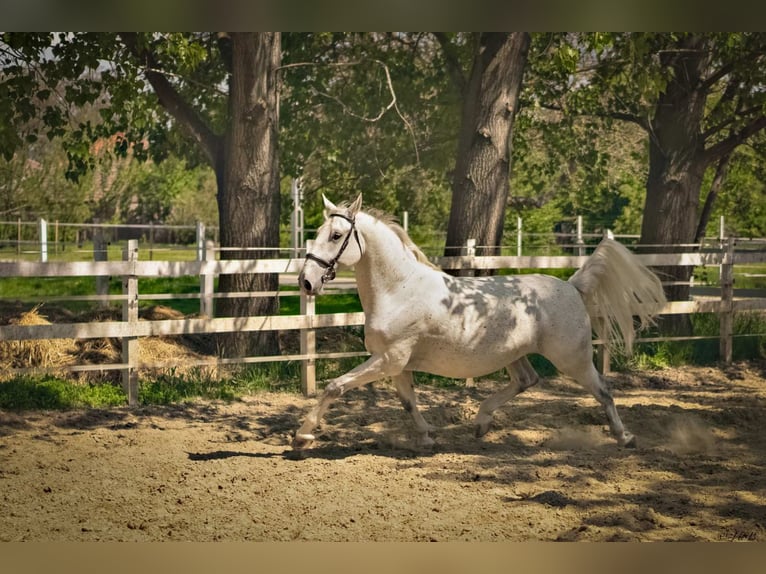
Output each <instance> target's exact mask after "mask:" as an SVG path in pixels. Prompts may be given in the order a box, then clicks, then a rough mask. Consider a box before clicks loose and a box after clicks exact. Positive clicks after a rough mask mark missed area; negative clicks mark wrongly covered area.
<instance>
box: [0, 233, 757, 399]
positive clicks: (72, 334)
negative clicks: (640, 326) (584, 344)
mask: <svg viewBox="0 0 766 574" xmlns="http://www.w3.org/2000/svg"><path fill="white" fill-rule="evenodd" d="M736 246H737V242H736V241H735V240H734V239H729V240H727V241H726V242H724V244H723V245H722V246H721V248H720V249H708V250H706V251H696V252H690V253H681V254H669V253H664V254H663V253H653V254H640V255H638V257H639V258H640V259H641V261H642V262H643V263H644V264H646V265H650V266H673V265H680V266H695V267H699V266H709V267H713V266H717V267H719V269H720V278H721V281H720V286H719V287H720V289H719V292H718V293H717V294H715V295H713V296H709V297H704V298H695V299H693V300H689V301H671V302H668V304H667V305H666V306H665V308H664V309H663V310H662V314H664V315H673V314H689V313H717V314H718V316H719V321H720V353H721V359H722V360H723V361H726V362H729V361H731V358H732V324H733V315H734V314H735V313H738V312H745V311H755V312H763V311H766V298H764V297H762V296H760V297H747V298H740V297H735V291H734V282H733V273H734V266H735V265H744V264H764V263H766V252H765V251H763V250H756V251H752V250H750V251H739V250H737V249H735V247H736ZM205 251H206V254H205V256H204V257H200V260H198V261H182V262H178V261H141V260H139V258H138V242H137V241H135V240H131V241H129V242H128V244H127V247H126V248H125V249H124V251H123V259H122V261H79V262H47V263H42V262H29V261H0V277H82V276H95V277H98V276H101V277H103V276H119V277H122V284H123V293H122V295H110V296H106V297H107V298H108V299H109V300H121V301H122V302H123V314H122V321H104V322H93V323H57V324H52V325H4V326H0V340H34V339H60V338H71V339H92V338H119V339H121V340H122V362H120V363H111V364H99V365H79V366H71V367H67V368H66V369H67V370H69V371H86V370H99V371H103V370H115V369H118V370H120V371H122V381H123V386H124V388H125V391H126V393H127V395H128V401H129V403H130V404H135V403H136V402H137V398H138V382H137V374H136V373H137V370H138V369H139V368H142V369H145V368H169V367H173V366H176V364H175V363H173V364H161V363H155V364H143V363H140V362H139V358H138V357H139V354H138V345H139V344H140V339H141V338H142V337H154V336H167V335H191V334H213V333H225V332H232V331H245V332H251V331H266V330H275V331H281V330H299V331H300V333H301V338H300V352H299V354H293V355H279V356H253V357H240V358H231V359H224V358H219V359H211V360H206V361H199V362H197V363H193V364H189V366H193V365H199V366H203V365H207V366H220V365H226V364H246V363H260V362H273V361H301V362H302V390H303V392H304V394H307V395H312V394H314V393H315V392H316V370H315V364H316V360H317V359H331V358H342V357H349V356H363V355H365V354H366V353H363V352H336V353H321V354H319V353H317V351H316V344H315V342H316V338H315V330H316V329H319V328H327V327H344V326H352V325H363V324H364V314H363V313H361V312H358V313H332V314H319V315H318V314H316V312H315V302H314V297H308V296H305V295H303V294H301V306H300V314H299V315H289V316H267V317H262V316H259V317H237V318H215V317H212V314H211V310H212V299H213V297H222V296H270V297H273V296H275V295H278V293H275V292H257V293H235V294H216V295H214V294H213V293H212V285H213V278H214V277H215V276H216V275H220V274H230V273H277V274H295V273H297V272H299V270H300V268H301V265H302V263H303V260H302V259H266V260H217V259H216V258H215V256H214V252H213V251H212V247H211V246H210V245H208V248H207V249H206V250H205ZM586 260H587V256H586V255H578V256H496V257H476V256H473V255H465V256H459V257H441V258H434V262H435V263H437V264H438V265H440V266H441V267H442V268H444V269H469V270H470V269H475V270H477V269H528V268H532V269H540V270H545V269H554V268H577V267H580V266H581V265H582V264H583V263H584V262H585V261H586ZM182 276H197V277H199V281H200V295H199V297H200V308H201V311H202V312H203V313H204V314H206V315H207V316H201V317H199V318H185V319H177V320H161V321H138V302H139V300H140V299H141V298H144V299H152V300H157V299H162V298H177V297H178V295H165V296H164V297H163V296H162V295H157V294H150V295H145V296H144V297H142V296H141V294H140V293H139V292H138V278H139V277H182ZM293 277H294V275H293ZM281 294H283V295H285V294H286V293H284V292H282V293H281ZM191 296H193V297H196V295H191ZM0 297H2V294H1V293H0ZM101 297H104V296H103V295H102V296H101ZM66 298H67V299H80V300H83V299H91V300H95V299H96V296H85V297H66ZM686 338H689V337H686ZM691 338H703V337H691ZM678 339H684V337H679V338H678ZM665 340H669V338H667V337H657V338H640V339H638V341H639V342H649V341H665ZM596 344H599V342H598V341H596ZM601 363H602V364H601V367H602V369H603V370H608V368H609V357H608V356H606V354H602V359H601ZM30 370H38V369H31V368H30V369H15V372H25V371H30Z"/></svg>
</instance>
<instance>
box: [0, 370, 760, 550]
mask: <svg viewBox="0 0 766 574" xmlns="http://www.w3.org/2000/svg"><path fill="white" fill-rule="evenodd" d="M496 384H497V383H494V382H486V381H485V382H482V381H481V380H479V381H476V385H475V386H473V387H469V388H452V389H447V390H444V389H437V388H431V387H426V388H424V387H420V388H419V389H418V398H419V402H420V404H421V407H422V410H423V412H424V415H425V417H426V418H427V420H428V421H429V422H431V423H432V424H434V425H435V426H436V427H438V431H437V432H436V433H435V434H434V437H435V439H436V446H435V448H434V449H432V450H427V451H421V450H417V449H414V448H413V447H411V445H410V443H409V442H408V430H409V428H410V423H409V417H408V416H407V415H406V413H404V411H403V410H402V409H401V407H400V406H399V404H398V400H397V399H396V397H395V394H394V392H393V390H392V388H391V387H390V386H389V385H386V384H383V383H377V384H376V385H375V386H374V387H372V388H369V389H361V390H357V391H352V392H349V393H348V394H346V395H345V396H343V397H342V398H341V399H340V401H339V402H338V403H336V405H335V406H334V407H333V408H332V409H331V410H330V411H329V413H328V415H327V417H326V419H325V421H324V423H323V425H322V426H321V432H322V434H321V437H320V438H319V439H318V441H317V442H316V443H315V445H314V448H313V450H311V451H310V453H309V454H308V455H307V456H306V457H305V458H303V459H296V458H295V457H291V456H289V453H290V452H291V449H290V447H289V443H290V440H291V436H292V433H293V432H294V431H295V429H296V428H297V427H298V426H299V424H300V421H301V420H302V418H303V416H304V414H305V413H306V411H307V410H308V409H309V407H310V406H311V405H313V404H314V401H315V399H310V398H304V397H301V396H297V395H291V394H285V393H263V394H259V395H257V396H251V397H247V398H245V399H244V400H242V401H237V402H231V403H225V402H195V403H189V404H184V405H180V406H172V407H141V408H135V409H131V408H127V407H125V408H116V409H109V410H86V411H68V412H28V413H10V412H3V411H0V540H2V541H16V540H33V541H92V540H116V541H168V540H186V541H214V540H236V541H238V540H257V541H289V540H319V541H429V540H431V541H462V540H467V541H532V540H563V541H610V540H616V541H654V540H709V541H724V540H726V541H729V540H739V541H751V540H757V541H764V540H766V433H764V420H766V419H765V418H764V417H766V364H764V363H748V364H738V365H734V366H732V367H728V368H723V369H719V368H712V367H693V368H692V367H690V368H684V369H674V370H664V371H652V372H644V373H635V374H616V375H614V376H612V377H611V378H610V385H611V387H612V389H613V392H614V396H615V400H616V402H617V405H618V409H619V412H620V414H621V416H622V418H623V421H624V422H625V424H626V427H627V428H628V429H629V430H631V431H632V432H633V433H635V434H636V435H637V437H638V440H639V443H638V448H636V449H634V450H629V449H623V448H619V447H618V446H617V445H616V443H615V442H614V441H613V440H612V439H611V437H610V436H608V435H607V434H606V426H605V417H604V415H603V413H602V411H601V409H600V408H599V407H598V406H597V404H596V402H595V400H594V399H593V398H591V397H590V396H588V395H586V394H585V393H584V392H583V391H582V390H581V389H580V388H579V387H578V386H576V385H575V384H574V383H572V382H569V381H567V380H564V379H552V380H549V381H546V382H545V383H543V384H541V385H540V386H538V387H536V388H534V389H532V390H530V391H528V392H527V393H524V394H522V395H520V396H519V397H517V398H516V399H515V400H514V401H512V402H511V403H509V404H507V405H505V406H504V407H502V408H501V409H499V410H498V412H497V413H496V415H495V426H494V427H493V429H492V430H491V431H490V432H489V433H488V434H487V436H485V437H484V438H483V439H481V440H477V439H475V438H474V436H473V429H472V426H471V420H472V417H473V415H474V414H475V412H476V409H477V408H478V403H479V401H480V400H481V398H482V397H484V396H487V395H488V394H489V393H490V392H491V390H492V388H493V387H494V386H495V385H496Z"/></svg>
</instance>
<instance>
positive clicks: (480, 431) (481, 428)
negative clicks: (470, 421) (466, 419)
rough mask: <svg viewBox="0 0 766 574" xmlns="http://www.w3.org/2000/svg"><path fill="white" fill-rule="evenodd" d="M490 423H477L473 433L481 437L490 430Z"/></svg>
mask: <svg viewBox="0 0 766 574" xmlns="http://www.w3.org/2000/svg"><path fill="white" fill-rule="evenodd" d="M489 427H490V424H489V423H486V424H477V425H476V426H474V427H473V434H474V436H475V437H476V438H481V437H483V436H484V435H485V434H487V433H488V432H489Z"/></svg>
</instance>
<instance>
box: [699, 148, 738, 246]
mask: <svg viewBox="0 0 766 574" xmlns="http://www.w3.org/2000/svg"><path fill="white" fill-rule="evenodd" d="M730 160H731V152H730V153H727V154H724V155H723V156H721V159H719V160H718V166H717V167H716V169H715V176H714V177H713V181H712V183H711V184H710V190H709V191H708V194H707V197H705V204H704V205H703V206H702V213H701V214H700V220H699V222H698V223H697V231H696V232H695V234H694V243H699V242H700V241H702V239H703V238H704V237H705V230H706V229H707V224H708V222H709V221H710V215H711V214H712V213H713V205H714V204H715V200H716V198H717V197H718V192H719V191H720V190H721V186H722V185H723V182H724V181H725V180H726V173H727V172H728V171H729V161H730Z"/></svg>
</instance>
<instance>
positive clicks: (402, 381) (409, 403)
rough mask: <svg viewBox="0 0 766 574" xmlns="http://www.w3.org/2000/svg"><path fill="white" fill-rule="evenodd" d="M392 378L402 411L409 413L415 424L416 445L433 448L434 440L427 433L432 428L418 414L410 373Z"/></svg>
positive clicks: (402, 373)
mask: <svg viewBox="0 0 766 574" xmlns="http://www.w3.org/2000/svg"><path fill="white" fill-rule="evenodd" d="M392 378H393V380H394V384H395V385H396V393H397V394H398V395H399V400H400V401H401V402H402V406H403V407H404V410H405V411H407V412H408V413H410V416H412V421H413V422H414V423H415V431H416V432H417V445H418V446H421V447H431V446H433V445H434V439H432V438H431V437H430V436H428V432H429V431H431V430H433V427H432V426H431V425H429V424H428V423H427V422H426V420H425V419H424V418H423V415H422V414H420V411H419V410H418V404H417V400H416V398H415V389H414V387H413V376H412V371H403V372H401V373H399V374H398V375H396V376H394V377H392Z"/></svg>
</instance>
